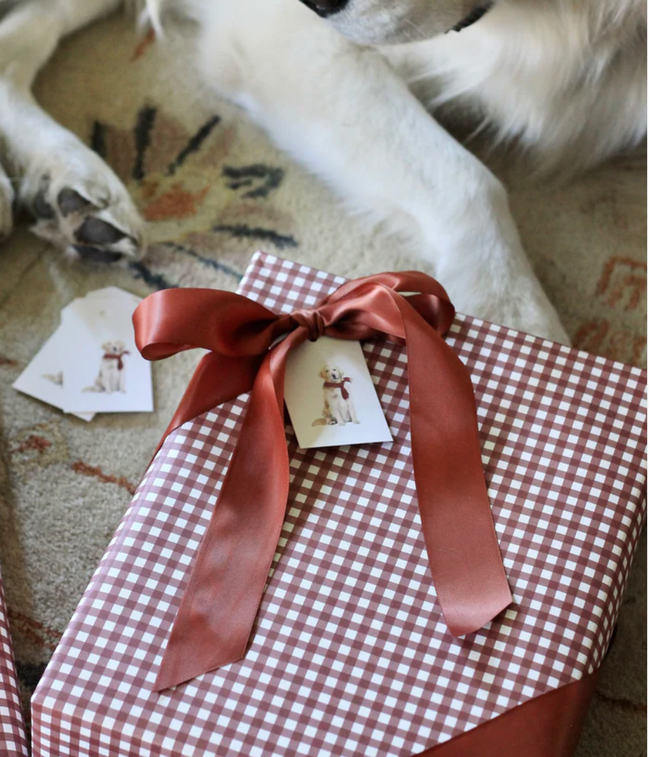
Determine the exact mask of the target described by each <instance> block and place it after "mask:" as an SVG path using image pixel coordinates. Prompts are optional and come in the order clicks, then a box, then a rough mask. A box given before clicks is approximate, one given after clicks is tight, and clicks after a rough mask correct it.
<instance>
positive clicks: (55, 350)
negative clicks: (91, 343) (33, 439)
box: [13, 326, 93, 421]
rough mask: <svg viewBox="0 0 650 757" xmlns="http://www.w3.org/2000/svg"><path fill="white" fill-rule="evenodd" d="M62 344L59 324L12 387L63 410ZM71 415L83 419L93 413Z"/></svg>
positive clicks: (91, 417)
mask: <svg viewBox="0 0 650 757" xmlns="http://www.w3.org/2000/svg"><path fill="white" fill-rule="evenodd" d="M63 346H64V345H63V329H62V328H61V326H59V328H58V329H57V330H56V331H55V332H54V333H53V334H52V336H51V337H50V338H49V339H48V340H47V342H45V344H44V345H43V346H42V347H41V349H40V350H39V351H38V354H37V355H36V357H34V359H33V360H32V361H31V363H30V364H29V365H28V366H27V368H25V370H24V371H23V372H22V373H21V374H20V376H19V377H18V378H17V379H16V381H15V382H14V384H13V387H14V389H17V390H18V391H19V392H22V393H23V394H28V395H29V396H30V397H35V398H36V399H37V400H41V402H47V403H48V405H52V406H53V407H57V408H59V410H63V397H64V390H63V384H64V380H65V376H64V373H63V356H62V352H63ZM73 415H76V416H77V417H78V418H81V420H84V421H91V420H92V419H93V413H73Z"/></svg>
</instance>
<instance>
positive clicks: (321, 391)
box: [284, 337, 393, 449]
mask: <svg viewBox="0 0 650 757" xmlns="http://www.w3.org/2000/svg"><path fill="white" fill-rule="evenodd" d="M284 392H285V402H286V403H287V408H288V410H289V415H290V416H291V422H292V423H293V428H294V431H295V432H296V436H297V437H298V444H299V445H300V447H301V448H302V449H310V448H311V447H334V446H340V445H349V444H372V443H373V442H391V441H392V440H393V437H392V436H391V433H390V429H389V428H388V423H387V422H386V417H385V416H384V411H383V410H382V407H381V405H380V403H379V398H378V397H377V392H376V390H375V386H374V384H373V383H372V378H371V377H370V372H369V371H368V366H367V365H366V359H365V357H364V354H363V350H362V349H361V345H360V344H359V342H348V341H344V340H342V339H329V338H327V337H323V338H321V339H319V340H318V341H316V342H305V344H303V345H301V346H300V347H298V348H297V349H295V350H293V352H292V353H291V354H290V355H289V359H288V361H287V372H286V378H285V384H284Z"/></svg>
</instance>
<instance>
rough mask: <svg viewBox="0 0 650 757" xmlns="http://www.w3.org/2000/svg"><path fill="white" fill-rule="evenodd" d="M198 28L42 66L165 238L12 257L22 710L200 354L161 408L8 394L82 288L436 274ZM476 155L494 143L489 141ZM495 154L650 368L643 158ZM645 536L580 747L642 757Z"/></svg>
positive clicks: (6, 521) (8, 283)
mask: <svg viewBox="0 0 650 757" xmlns="http://www.w3.org/2000/svg"><path fill="white" fill-rule="evenodd" d="M191 44H192V42H191V31H190V30H188V29H182V28H180V27H179V28H178V29H176V30H174V31H173V32H172V33H171V34H170V36H169V39H168V41H167V42H166V44H165V45H164V46H163V45H160V44H157V45H153V44H149V45H142V44H138V43H137V41H136V40H135V38H134V35H133V31H132V27H131V23H130V21H129V20H127V19H124V18H120V17H115V18H112V19H109V20H108V21H106V22H102V23H101V24H98V25H97V26H95V27H93V28H91V29H89V30H87V31H85V32H83V33H82V34H80V35H77V36H76V37H74V38H73V39H70V40H69V41H67V42H66V44H65V45H64V46H63V47H62V48H61V50H60V51H59V52H58V53H57V55H56V57H55V59H54V61H53V62H52V64H51V65H49V66H48V68H47V70H46V71H45V72H44V73H43V75H42V76H41V77H40V79H39V82H38V87H37V94H38V97H39V99H40V100H41V102H42V103H43V104H44V105H45V106H46V107H47V109H48V110H49V111H50V112H51V113H52V114H53V115H55V116H56V117H57V118H58V119H59V120H60V121H61V122H63V123H64V124H65V125H66V126H68V127H70V128H71V129H72V130H74V131H75V132H76V133H77V134H79V135H80V136H81V137H82V138H83V139H85V140H86V141H88V142H89V143H90V144H92V145H93V147H94V148H95V149H96V150H97V151H98V152H99V153H101V154H102V155H103V156H104V157H105V158H106V159H107V161H108V162H109V163H110V164H111V165H112V166H113V168H114V169H115V170H116V172H117V173H118V174H119V175H120V176H121V177H122V179H123V180H124V181H125V182H126V184H127V186H128V187H129V189H130V191H131V192H132V194H133V196H134V198H135V200H136V202H137V203H138V206H139V208H140V210H141V212H142V214H143V215H144V217H145V218H146V219H147V220H148V221H149V228H150V237H151V240H152V244H151V247H150V250H149V253H148V255H147V258H146V259H145V261H144V262H143V263H142V264H138V265H135V266H133V267H131V268H130V269H128V270H123V269H119V268H107V267H100V266H96V267H92V266H90V265H81V264H72V263H70V262H67V261H65V260H63V259H62V258H61V256H60V255H59V254H58V253H56V252H55V251H54V250H52V249H51V248H48V247H47V246H46V245H45V244H44V243H42V242H39V241H38V240H37V239H35V238H34V237H33V236H31V235H30V234H29V233H28V232H27V231H26V230H25V229H20V230H19V231H18V232H17V233H16V234H15V235H14V237H13V238H12V239H11V241H10V242H9V243H7V244H6V245H5V246H4V247H3V248H2V249H1V250H0V381H1V384H0V393H1V403H2V406H1V415H0V445H1V446H0V558H1V560H2V570H3V575H4V581H5V588H6V593H7V600H8V603H9V606H10V613H11V622H12V630H13V635H14V640H15V648H16V654H17V657H18V665H19V670H20V677H21V682H22V685H23V689H24V694H25V701H26V702H27V700H28V697H29V694H30V692H31V690H32V689H33V687H34V686H35V684H36V683H37V681H38V678H39V676H40V674H41V672H42V670H43V669H44V666H45V664H46V663H47V660H48V659H49V657H50V655H51V653H52V651H53V649H54V647H55V646H56V643H57V640H58V639H59V637H60V635H61V633H62V631H63V629H64V628H65V626H66V623H67V621H68V620H69V618H70V616H71V614H72V612H73V611H74V609H75V606H76V604H77V602H78V601H79V598H80V597H81V595H82V593H83V591H84V589H85V587H86V584H87V582H88V580H89V578H90V576H91V575H92V572H93V570H94V568H95V565H96V564H97V561H98V560H99V559H100V558H101V556H102V554H103V552H104V549H105V547H106V545H107V543H108V541H109V539H110V537H111V535H112V533H113V530H114V529H115V527H116V525H117V523H118V522H119V519H120V517H121V515H122V513H123V511H124V509H125V507H126V506H127V504H128V502H129V499H130V496H131V494H132V493H133V491H134V489H135V487H136V485H137V483H138V481H139V479H140V477H141V475H142V473H143V472H144V470H145V467H146V465H147V463H148V460H149V457H150V455H151V451H152V450H153V449H154V448H155V445H156V443H157V441H158V439H159V437H160V436H161V434H162V432H163V430H164V427H165V426H166V424H167V421H168V419H169V418H170V417H171V414H172V412H173V410H174V407H175V405H176V403H177V401H178V399H179V398H180V395H181V393H182V391H183V388H184V386H185V385H186V382H187V380H188V378H189V376H190V373H191V370H192V368H193V365H194V363H195V360H196V358H195V357H193V356H191V355H184V356H179V357H176V358H174V359H172V360H169V361H166V362H165V363H164V364H162V365H156V366H155V370H154V382H155V395H156V412H155V413H154V414H150V415H144V414H143V415H132V416H129V415H126V416H118V415H104V416H99V417H97V418H96V419H95V420H94V421H93V422H92V424H85V423H83V422H82V421H79V420H77V419H75V418H70V417H66V416H63V415H62V414H61V413H59V412H58V411H55V410H52V409H51V408H49V407H47V406H46V405H43V404H41V403H39V402H37V401H35V400H31V399H29V398H27V397H23V396H20V395H17V394H16V393H15V392H14V391H13V390H12V389H11V383H12V382H13V381H14V380H15V378H16V377H17V376H18V374H19V373H20V372H21V370H22V369H23V368H24V366H25V365H26V364H27V363H28V362H29V360H30V359H31V358H32V357H33V356H34V354H35V353H36V352H37V350H38V349H39V348H40V346H41V345H42V343H43V342H44V340H45V339H46V337H47V336H49V335H50V334H51V333H52V331H53V330H54V328H55V327H56V325H57V323H58V318H59V311H60V309H61V307H63V306H64V305H66V304H67V303H68V302H69V301H70V300H72V299H73V298H74V297H76V296H81V295H84V294H85V293H86V292H88V291H90V290H93V289H97V288H99V287H102V286H107V285H109V284H112V285H116V286H120V287H123V288H124V289H127V290H130V291H132V292H135V293H137V294H139V295H142V296H144V295H147V294H149V293H151V292H152V291H155V290H156V289H160V288H163V287H168V286H206V287H215V288H225V289H234V288H235V287H236V286H237V283H238V281H239V279H240V277H241V274H242V272H243V271H244V270H245V268H246V265H247V263H248V261H249V259H250V257H251V255H252V254H253V252H254V251H255V250H256V249H258V248H264V249H267V250H268V251H269V252H273V253H277V254H279V255H281V256H284V257H287V258H291V259H294V260H298V261H301V262H305V263H308V264H311V265H314V266H317V267H319V268H323V269H325V270H329V271H332V272H334V273H338V274H341V275H345V276H358V275H365V274H369V273H372V272H376V271H379V270H386V269H394V268H405V267H418V266H419V267H421V263H418V261H417V260H414V259H409V257H408V256H407V255H405V254H403V253H402V252H401V251H400V250H399V249H398V248H397V247H396V246H395V244H394V243H393V242H387V241H385V240H383V239H382V238H381V236H379V235H378V234H376V233H373V232H372V231H371V230H368V229H365V228H363V227H361V226H360V225H359V223H358V222H356V221H354V220H352V219H350V218H348V217H347V216H346V214H345V213H344V212H343V211H342V210H341V208H340V206H339V205H338V203H337V202H336V200H335V199H334V198H333V197H332V196H331V195H330V193H329V192H328V191H327V190H325V189H324V188H323V187H322V186H321V185H320V184H319V182H318V181H316V180H315V179H313V178H312V177H310V176H308V175H307V174H306V173H305V172H304V171H303V170H302V169H301V168H300V167H299V166H297V165H296V164H294V163H292V162H291V161H290V160H289V159H288V158H287V157H286V156H284V155H282V154H281V153H279V152H277V151H276V150H275V149H274V148H273V147H272V146H271V145H270V144H269V143H268V141H267V140H266V138H265V137H264V135H263V134H262V133H261V132H259V131H258V130H257V129H255V128H254V127H253V126H251V125H250V124H249V123H248V122H247V120H246V119H245V118H244V117H243V115H242V114H241V112H240V111H238V110H237V109H235V108H234V107H233V106H231V105H229V104H227V103H225V102H222V101H220V100H218V99H217V98H215V96H214V95H212V94H211V93H210V92H209V91H207V90H205V89H203V88H202V87H201V85H200V84H199V83H198V82H197V80H196V77H195V76H194V75H193V70H192V66H191ZM477 149H480V148H477ZM490 162H491V165H492V166H493V167H494V169H495V170H496V171H497V173H499V175H500V176H501V177H502V178H503V179H504V180H505V181H506V182H507V184H508V185H509V186H510V188H511V192H512V196H513V209H514V212H515V215H516V216H517V220H518V222H519V224H520V228H521V229H522V234H523V237H524V241H525V244H526V246H527V249H528V250H529V252H530V254H531V256H532V259H533V261H534V264H535V267H536V269H537V271H538V273H539V275H540V277H541V279H542V281H543V283H544V285H545V286H546V288H547V291H548V292H549V293H550V296H551V299H552V300H553V301H554V302H555V304H556V305H557V307H558V309H559V311H560V313H561V315H562V317H563V320H564V322H565V324H566V325H567V327H568V330H569V332H570V333H571V335H572V336H573V339H574V343H575V344H576V345H577V346H580V347H581V348H584V349H587V350H590V351H592V352H595V353H598V354H602V355H606V356H608V357H611V358H614V359H617V360H623V361H626V362H630V363H634V364H636V365H642V364H644V361H645V352H644V350H645V308H646V300H645V287H646V262H645V238H646V226H645V224H646V215H645V203H646V196H645V181H646V179H645V176H646V173H645V161H644V159H643V158H642V157H638V156H637V157H632V158H626V159H621V160H619V161H617V162H615V163H613V164H611V165H609V166H607V167H604V168H602V169H600V170H599V171H597V172H594V173H592V174H591V175H589V176H587V177H584V178H582V179H580V180H579V181H576V182H573V183H572V184H570V185H566V186H551V185H545V186H539V185H535V184H533V183H532V182H531V181H530V180H529V179H528V178H527V177H526V175H525V166H523V167H520V168H518V169H517V170H508V171H506V170H504V164H505V162H506V160H505V158H501V159H497V158H494V157H493V158H491V159H490ZM645 612H646V589H645V547H644V546H643V547H642V549H641V550H640V552H639V555H638V557H637V560H636V564H635V568H634V571H633V576H632V580H631V585H630V587H629V590H628V593H627V595H626V599H625V603H624V609H623V614H622V618H621V622H620V626H619V632H618V638H617V640H616V643H615V644H614V646H613V648H612V651H611V653H610V656H609V659H608V660H607V662H606V664H605V668H604V672H603V677H602V680H601V684H600V687H599V690H598V695H597V698H596V701H595V703H594V705H593V707H592V710H591V716H590V719H589V723H588V726H587V729H586V732H585V735H584V737H583V740H582V744H581V747H580V751H579V755H580V757H601V756H602V757H605V756H607V757H618V756H619V755H620V757H636V756H637V755H639V756H640V755H642V754H645V712H646V705H645V666H644V665H639V664H638V663H639V660H640V659H644V657H645Z"/></svg>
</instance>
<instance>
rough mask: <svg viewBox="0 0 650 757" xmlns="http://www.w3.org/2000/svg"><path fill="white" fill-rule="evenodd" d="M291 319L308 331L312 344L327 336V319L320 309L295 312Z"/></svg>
mask: <svg viewBox="0 0 650 757" xmlns="http://www.w3.org/2000/svg"><path fill="white" fill-rule="evenodd" d="M291 317H292V318H293V320H294V321H295V322H296V323H297V324H298V325H299V326H301V327H302V328H304V329H307V332H308V334H309V341H310V342H315V341H316V340H317V339H320V337H322V336H323V335H324V334H325V319H324V318H323V315H322V313H321V312H320V310H318V308H313V309H305V310H294V312H293V313H291Z"/></svg>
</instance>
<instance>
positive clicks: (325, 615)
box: [33, 254, 645, 757]
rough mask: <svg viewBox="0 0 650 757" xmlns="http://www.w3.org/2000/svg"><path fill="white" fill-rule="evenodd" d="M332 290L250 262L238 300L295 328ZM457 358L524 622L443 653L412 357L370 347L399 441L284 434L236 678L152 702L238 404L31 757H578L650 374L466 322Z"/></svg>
mask: <svg viewBox="0 0 650 757" xmlns="http://www.w3.org/2000/svg"><path fill="white" fill-rule="evenodd" d="M341 283H343V281H342V279H339V278H336V277H334V276H331V275H328V274H325V273H321V272H319V271H315V270H312V269H309V268H306V267H304V266H300V265H296V264H294V263H290V262H287V261H284V260H281V259H278V258H275V257H271V256H267V255H263V254H258V255H256V256H255V258H254V259H253V261H252V263H251V266H250V268H249V270H248V272H247V274H246V277H245V279H244V281H243V282H242V284H241V288H240V292H241V293H243V294H245V295H246V296H248V297H249V298H251V299H254V300H257V301H259V302H261V303H263V304H264V305H266V306H267V307H268V308H271V309H273V310H275V311H277V312H279V311H284V312H291V311H292V310H294V309H296V308H298V307H313V306H314V305H315V304H316V303H317V302H318V301H319V300H320V299H322V298H323V297H324V296H325V295H327V294H328V293H329V292H331V291H332V290H333V289H334V288H335V287H336V286H338V285H340V284H341ZM447 341H448V344H449V345H450V346H451V347H452V348H453V350H455V351H456V353H457V354H458V355H459V356H460V358H461V359H462V361H463V362H464V363H465V364H466V366H467V367H468V369H469V371H470V373H471V376H472V379H473V383H474V386H475V391H476V398H477V405H478V416H479V425H480V439H481V444H482V452H483V463H484V468H485V473H486V479H487V483H488V492H489V496H490V500H491V503H492V509H493V516H494V520H495V528H496V532H497V536H498V539H499V544H500V548H501V552H502V554H503V558H504V564H505V568H506V572H507V576H508V580H509V583H510V586H511V588H512V591H513V595H514V603H513V604H512V605H511V606H510V607H509V608H508V609H507V610H506V611H505V612H504V613H503V614H502V615H501V616H499V617H498V618H497V619H496V620H494V621H493V622H491V623H490V624H489V625H488V626H486V627H485V628H483V629H481V630H480V631H478V632H476V633H473V634H471V635H468V636H466V637H464V638H461V639H457V638H454V637H453V636H451V634H450V633H449V632H448V630H447V627H446V625H445V623H444V621H443V618H442V616H441V612H440V609H439V606H438V603H437V601H436V593H435V589H434V587H433V585H432V581H431V577H430V573H429V570H428V562H427V556H426V551H425V545H424V541H423V538H422V533H421V525H420V520H419V513H418V508H417V502H416V500H415V488H414V483H413V476H412V468H411V456H410V435H409V419H408V402H409V395H408V386H407V376H406V355H405V351H404V349H403V347H401V346H400V345H397V344H393V343H389V342H386V341H383V340H379V339H378V340H372V341H369V342H367V343H365V345H364V351H365V355H366V358H367V360H368V365H369V368H370V371H371V374H372V376H373V380H374V382H375V384H376V387H377V390H378V393H379V397H380V399H381V402H382V405H383V408H384V410H385V412H386V415H387V418H388V421H389V424H390V428H391V430H392V433H393V437H394V442H393V443H392V444H383V445H379V444H376V445H366V446H360V447H347V448H345V447H344V448H332V449H321V450H306V451H304V450H301V449H299V448H298V446H297V444H296V441H295V439H294V437H293V433H292V430H291V428H290V427H288V428H287V441H288V445H289V453H290V460H291V485H290V495H289V506H288V509H287V516H286V520H285V525H284V530H283V532H282V537H281V540H280V545H279V547H278V552H277V554H276V558H275V561H274V565H273V570H272V573H271V577H270V580H269V583H268V586H267V590H266V592H265V594H264V597H263V600H262V604H261V607H260V611H259V614H258V616H257V621H256V625H255V628H254V630H253V634H252V636H251V641H250V646H249V649H248V651H247V653H246V656H245V657H244V659H243V660H241V661H239V662H237V663H233V664H230V665H227V666H225V667H223V668H221V669H220V670H217V671H214V672H211V673H207V674H205V675H202V676H200V677H199V678H197V679H195V680H192V681H190V682H189V683H186V684H184V685H181V686H178V687H177V688H175V689H171V690H168V691H164V692H162V693H156V692H154V691H153V686H154V682H155V680H156V675H157V671H158V669H159V666H160V662H161V659H162V652H163V649H164V647H165V644H166V641H167V639H168V636H169V633H170V628H171V626H172V623H173V621H174V618H175V615H176V613H177V610H178V606H179V603H180V599H181V596H182V593H183V589H184V587H185V586H186V584H187V580H188V576H189V571H190V567H191V563H192V560H193V556H194V555H195V553H196V550H197V548H198V546H199V542H200V539H201V536H202V534H203V533H204V531H205V528H206V525H207V523H208V521H209V518H210V515H211V512H212V510H213V507H214V504H215V502H216V499H217V493H218V490H219V487H220V483H221V481H222V477H223V475H224V472H225V470H226V469H227V465H228V461H229V457H230V455H231V454H232V451H233V448H234V445H235V442H236V439H237V434H238V429H239V426H240V423H241V419H242V413H243V411H244V409H245V407H246V399H247V398H246V397H240V398H239V399H237V400H236V401H234V402H230V403H228V404H227V405H224V406H222V407H220V408H217V409H215V410H214V411H211V412H208V413H206V414H204V415H202V416H200V417H198V418H196V419H195V420H193V421H190V422H188V423H186V424H185V425H184V426H182V427H181V428H179V429H178V430H176V431H175V432H173V433H172V434H171V435H170V436H169V437H168V438H167V439H166V441H165V443H164V445H163V447H162V449H161V450H160V452H159V453H158V455H157V456H156V458H155V460H154V462H153V463H152V464H151V466H150V468H149V470H148V471H147V473H146V475H145V477H144V479H143V481H142V483H141V485H140V487H139V489H138V491H137V493H136V495H135V497H134V500H133V503H132V505H131V507H130V509H129V510H128V512H127V513H126V515H125V516H124V519H123V521H122V523H121V524H120V526H119V528H118V530H117V533H116V534H115V537H114V539H113V541H112V542H111V544H110V546H109V548H108V551H107V552H106V555H105V557H104V558H103V560H102V562H101V563H100V565H99V567H98V569H97V572H96V574H95V576H94V578H93V579H92V582H91V584H90V586H89V587H88V589H87V591H86V593H85V595H84V597H83V599H82V601H81V603H80V605H79V607H78V609H77V611H76V613H75V615H74V617H73V619H72V621H71V623H70V625H69V627H68V629H67V631H66V633H65V635H64V637H63V639H62V641H61V643H60V645H59V647H58V649H57V650H56V652H55V654H54V657H53V659H52V661H51V663H50V665H49V667H48V669H47V671H46V673H45V675H44V677H43V679H42V681H41V683H40V685H39V687H38V689H37V691H36V694H35V696H34V699H33V734H34V735H33V739H34V743H33V754H34V757H60V755H74V756H75V757H82V756H88V757H101V756H102V755H106V757H115V756H116V755H119V756H120V757H136V755H137V757H149V756H150V757H158V756H160V757H163V756H164V757H176V756H181V755H205V756H206V757H210V756H212V755H214V756H215V757H216V756H217V755H219V756H222V755H223V756H225V755H228V756H230V755H233V757H234V756H235V755H246V757H256V756H257V757H289V756H290V755H291V756H292V757H293V756H294V755H311V756H312V757H316V756H318V757H359V755H367V756H371V755H377V756H378V757H388V756H390V757H411V755H416V754H421V753H424V754H427V755H429V754H430V755H432V756H433V755H435V756H436V757H437V755H441V757H443V756H444V757H447V755H472V756H473V757H474V755H477V756H478V757H483V756H484V755H485V756H487V755H499V757H502V756H503V755H510V754H512V755H516V756H517V757H523V755H524V754H525V755H526V757H534V756H535V755H539V756H540V757H551V755H553V757H556V755H566V754H570V752H571V750H572V748H573V745H574V744H575V743H576V739H577V732H578V730H579V721H580V718H581V716H582V715H583V714H584V710H585V707H586V702H587V701H588V695H589V691H590V689H591V688H592V687H593V681H594V680H595V678H594V675H595V671H597V669H598V667H599V666H600V664H601V662H602V660H603V657H604V655H605V653H606V651H607V648H608V644H609V641H610V638H611V635H612V632H613V629H614V625H615V622H616V617H617V613H618V610H619V607H620V603H621V600H622V596H623V592H624V589H625V584H626V581H627V577H628V573H629V570H630V564H631V561H632V557H633V554H634V550H635V545H636V541H637V537H638V534H639V531H640V529H641V526H642V523H643V520H644V497H643V491H644V483H645V473H644V469H643V465H644V448H645V438H644V434H645V426H644V424H645V415H644V405H643V403H644V385H645V375H644V373H643V372H642V371H640V370H637V369H636V368H631V367H628V366H624V365H620V364H616V363H612V362H609V361H607V360H605V359H603V358H599V357H593V356H591V355H587V354H585V353H580V352H577V351H574V350H570V349H567V348H565V347H562V346H559V345H556V344H552V343H550V342H546V341H543V340H541V339H537V338H534V337H531V336H528V335H525V334H521V333H517V332H514V331H512V330H508V329H506V328H502V327H500V326H495V325H492V324H489V323H485V322H482V321H479V320H476V319H473V318H469V317H466V316H461V315H458V316H457V317H456V320H455V321H454V324H453V326H452V329H451V332H450V334H449V335H448V338H447ZM260 475H264V472H263V471H260ZM540 703H541V704H543V705H544V706H543V707H541V708H540ZM569 711H570V712H571V715H570V716H568V717H567V715H566V713H567V712H569ZM563 713H564V715H563V718H564V719H563V718H562V717H561V716H562V714H563ZM499 729H501V731H502V732H501V734H500V735H499V733H500V732H499ZM504 733H507V734H508V735H507V736H506V737H505V738H506V740H507V741H508V748H505V747H504V743H503V741H502V740H501V741H500V739H503V738H504V735H503V734H504ZM515 734H519V735H517V736H516V737H515ZM476 739H478V741H477V740H476ZM522 739H523V740H522ZM526 739H528V740H527V741H526ZM477 744H479V745H480V746H477ZM522 744H527V745H528V746H527V747H522V746H521V745H522ZM454 750H455V751H454Z"/></svg>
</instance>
